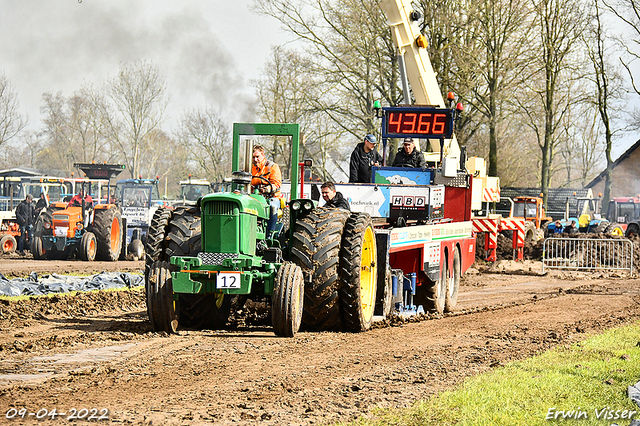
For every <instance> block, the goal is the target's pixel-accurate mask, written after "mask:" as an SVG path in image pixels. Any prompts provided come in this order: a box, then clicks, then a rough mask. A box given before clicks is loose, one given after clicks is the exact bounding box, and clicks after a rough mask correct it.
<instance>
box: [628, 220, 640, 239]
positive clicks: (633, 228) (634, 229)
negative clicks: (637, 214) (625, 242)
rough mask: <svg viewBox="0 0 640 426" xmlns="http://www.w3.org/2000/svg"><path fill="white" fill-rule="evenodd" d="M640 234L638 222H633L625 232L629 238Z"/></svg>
mask: <svg viewBox="0 0 640 426" xmlns="http://www.w3.org/2000/svg"><path fill="white" fill-rule="evenodd" d="M634 235H636V236H638V235H640V224H639V223H638V222H632V223H630V224H629V225H628V226H627V230H626V231H625V233H624V236H625V237H627V238H631V237H632V236H634Z"/></svg>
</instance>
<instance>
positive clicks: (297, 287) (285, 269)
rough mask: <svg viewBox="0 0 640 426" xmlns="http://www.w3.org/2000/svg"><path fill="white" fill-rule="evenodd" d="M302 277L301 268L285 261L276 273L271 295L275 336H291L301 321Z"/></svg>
mask: <svg viewBox="0 0 640 426" xmlns="http://www.w3.org/2000/svg"><path fill="white" fill-rule="evenodd" d="M303 302H304V278H303V277H302V269H300V267H299V266H298V265H296V264H294V263H289V262H285V263H284V264H283V265H282V266H281V267H280V269H279V270H278V274H277V275H276V282H275V287H274V289H273V295H272V297H271V322H272V324H273V331H274V333H275V334H276V336H283V337H293V336H294V335H295V334H296V333H297V332H298V330H299V329H300V324H301V323H302V305H303Z"/></svg>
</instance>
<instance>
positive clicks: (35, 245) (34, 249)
mask: <svg viewBox="0 0 640 426" xmlns="http://www.w3.org/2000/svg"><path fill="white" fill-rule="evenodd" d="M31 254H32V255H33V258H34V259H35V260H44V259H47V258H48V257H49V255H48V254H47V252H46V251H45V249H44V248H43V246H42V235H34V237H33V240H32V241H31Z"/></svg>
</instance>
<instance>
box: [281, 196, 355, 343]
mask: <svg viewBox="0 0 640 426" xmlns="http://www.w3.org/2000/svg"><path fill="white" fill-rule="evenodd" d="M348 216H349V212H348V211H346V210H340V209H325V208H322V207H321V208H317V209H315V210H313V211H311V212H309V214H307V215H306V216H305V217H302V218H299V219H298V220H297V221H296V224H295V228H294V233H293V243H292V244H293V245H292V247H291V255H292V257H293V261H294V262H295V263H296V264H297V265H298V266H300V268H302V275H303V276H304V281H305V289H304V295H305V299H304V312H303V315H302V323H303V324H304V326H305V328H306V329H308V330H318V331H323V330H339V329H341V328H342V320H341V315H340V301H339V295H338V290H339V287H340V279H339V276H338V273H339V258H338V255H339V254H340V243H341V241H342V229H343V228H344V224H345V222H346V221H347V217H348Z"/></svg>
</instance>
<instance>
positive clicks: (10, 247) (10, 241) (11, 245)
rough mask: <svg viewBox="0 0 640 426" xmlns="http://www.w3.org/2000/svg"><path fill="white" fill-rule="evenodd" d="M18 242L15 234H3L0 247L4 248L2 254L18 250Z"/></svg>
mask: <svg viewBox="0 0 640 426" xmlns="http://www.w3.org/2000/svg"><path fill="white" fill-rule="evenodd" d="M16 246H17V242H16V239H15V238H14V237H13V235H9V234H6V235H3V236H2V238H0V249H2V254H9V253H13V252H14V251H16Z"/></svg>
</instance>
